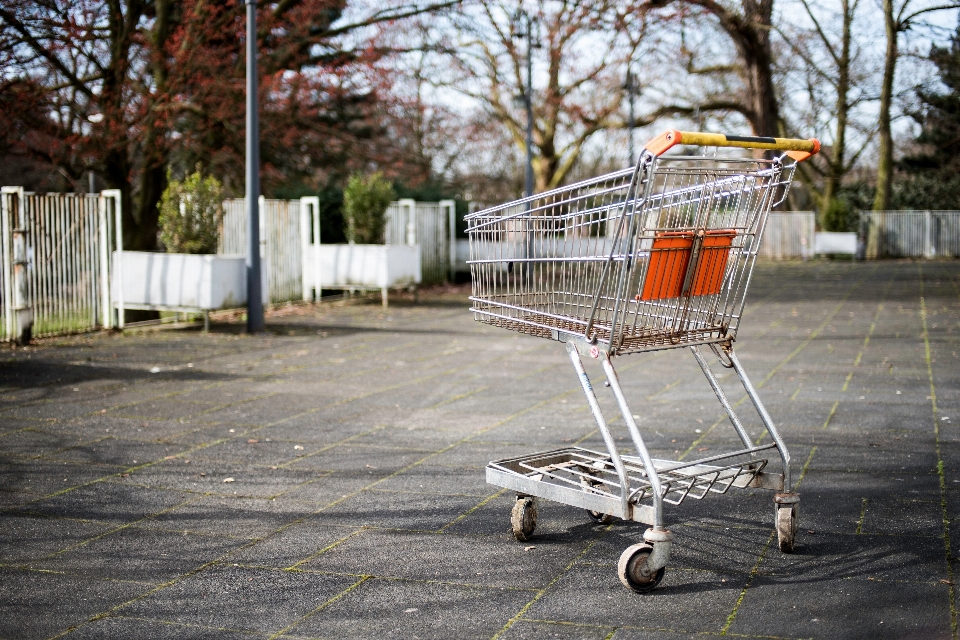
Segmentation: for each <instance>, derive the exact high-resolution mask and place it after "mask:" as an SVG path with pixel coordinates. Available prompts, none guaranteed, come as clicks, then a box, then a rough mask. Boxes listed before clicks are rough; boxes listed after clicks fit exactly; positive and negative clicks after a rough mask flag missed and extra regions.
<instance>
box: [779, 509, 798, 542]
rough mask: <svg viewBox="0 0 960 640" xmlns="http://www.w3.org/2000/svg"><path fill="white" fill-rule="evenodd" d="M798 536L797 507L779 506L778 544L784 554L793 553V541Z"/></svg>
mask: <svg viewBox="0 0 960 640" xmlns="http://www.w3.org/2000/svg"><path fill="white" fill-rule="evenodd" d="M796 535H797V505H796V503H794V504H779V505H777V543H778V544H779V546H780V551H782V552H783V553H793V540H794V538H795V537H796Z"/></svg>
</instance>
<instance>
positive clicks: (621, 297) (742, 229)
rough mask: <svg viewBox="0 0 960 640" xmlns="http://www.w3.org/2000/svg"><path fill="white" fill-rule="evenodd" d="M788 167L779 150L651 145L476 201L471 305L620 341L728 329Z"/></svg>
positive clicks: (524, 325)
mask: <svg viewBox="0 0 960 640" xmlns="http://www.w3.org/2000/svg"><path fill="white" fill-rule="evenodd" d="M792 173H793V165H791V166H790V167H789V168H787V169H783V168H782V166H781V165H780V163H779V162H778V161H767V160H747V159H706V158H702V157H684V156H673V157H665V158H660V159H654V158H647V160H646V162H642V163H641V164H640V165H638V167H637V168H636V169H635V170H634V169H627V170H623V171H619V172H616V173H611V174H608V175H605V176H601V177H599V178H595V179H592V180H586V181H583V182H580V183H577V184H574V185H570V186H568V187H562V188H560V189H555V190H553V191H549V192H546V193H543V194H538V195H535V196H533V197H531V198H528V199H524V200H520V201H517V202H513V203H509V204H506V205H501V206H499V207H494V208H491V209H487V210H484V211H480V212H477V213H475V214H472V215H470V216H469V217H468V218H467V219H468V223H469V227H468V234H469V236H470V261H469V263H470V266H471V274H472V276H473V295H472V296H471V300H472V301H473V307H472V310H473V311H474V313H475V316H476V319H477V320H479V321H481V322H486V323H489V324H493V325H496V326H501V327H504V328H507V329H511V330H514V331H520V332H523V333H529V334H531V335H537V336H541V337H546V338H555V339H564V338H565V335H564V334H567V335H573V336H581V337H584V338H586V339H588V340H594V339H595V340H597V341H599V342H600V343H603V344H604V345H605V347H606V348H607V349H608V350H609V351H610V352H611V353H620V354H622V353H629V352H632V351H646V350H651V349H660V348H669V347H673V346H679V345H687V344H702V343H707V342H718V341H722V340H726V339H731V338H733V337H735V334H736V329H737V324H738V322H739V313H740V311H741V309H742V307H743V297H744V294H745V292H746V285H747V281H748V279H749V274H750V270H751V269H752V266H753V263H754V259H755V257H756V247H757V241H758V239H759V237H760V235H761V232H762V229H763V223H764V221H765V219H766V215H767V213H768V212H769V211H770V207H771V206H772V205H774V204H776V202H775V197H776V199H777V200H782V199H783V198H784V197H785V195H786V189H787V188H788V186H789V184H790V179H791V177H792Z"/></svg>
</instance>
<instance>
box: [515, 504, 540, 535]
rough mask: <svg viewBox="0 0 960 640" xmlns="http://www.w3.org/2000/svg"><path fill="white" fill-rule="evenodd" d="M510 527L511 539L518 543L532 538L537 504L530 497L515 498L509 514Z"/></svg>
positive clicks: (535, 522)
mask: <svg viewBox="0 0 960 640" xmlns="http://www.w3.org/2000/svg"><path fill="white" fill-rule="evenodd" d="M510 525H511V527H512V528H513V537H514V538H516V539H517V540H519V541H520V542H526V541H527V540H529V539H530V538H532V537H533V531H534V529H536V528H537V502H536V500H534V498H533V497H532V496H517V501H516V502H515V503H514V505H513V511H511V512H510Z"/></svg>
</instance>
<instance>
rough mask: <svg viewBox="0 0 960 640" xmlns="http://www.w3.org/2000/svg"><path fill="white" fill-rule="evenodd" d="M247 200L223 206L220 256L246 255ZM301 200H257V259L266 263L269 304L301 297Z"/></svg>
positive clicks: (238, 199) (229, 201)
mask: <svg viewBox="0 0 960 640" xmlns="http://www.w3.org/2000/svg"><path fill="white" fill-rule="evenodd" d="M246 206H247V205H246V199H245V198H237V199H234V200H227V201H225V202H224V203H223V222H222V224H221V227H220V246H219V247H218V248H217V253H219V254H221V255H246V254H247V209H246ZM300 227H301V221H300V201H299V200H267V199H265V198H260V256H261V258H262V259H263V260H264V261H265V262H266V272H267V282H268V290H269V292H270V300H269V302H287V301H289V300H300V299H302V297H303V272H302V271H303V245H302V240H301V230H300Z"/></svg>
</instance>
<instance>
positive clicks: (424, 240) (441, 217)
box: [385, 199, 456, 284]
mask: <svg viewBox="0 0 960 640" xmlns="http://www.w3.org/2000/svg"><path fill="white" fill-rule="evenodd" d="M385 236H386V238H385V240H386V243H387V244H419V245H420V271H421V274H422V276H423V283H424V284H436V283H439V282H444V281H446V280H447V279H448V278H450V277H452V276H451V274H452V273H453V270H454V268H455V267H456V264H455V262H454V261H455V260H456V255H455V254H454V247H455V245H456V203H455V202H454V201H453V200H441V201H440V202H416V201H414V200H408V199H404V200H398V201H397V202H392V203H391V204H390V206H389V207H387V228H386V232H385Z"/></svg>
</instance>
